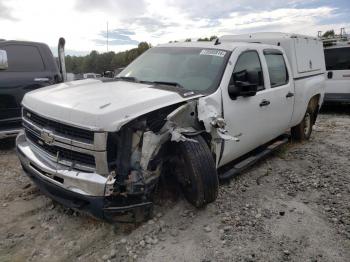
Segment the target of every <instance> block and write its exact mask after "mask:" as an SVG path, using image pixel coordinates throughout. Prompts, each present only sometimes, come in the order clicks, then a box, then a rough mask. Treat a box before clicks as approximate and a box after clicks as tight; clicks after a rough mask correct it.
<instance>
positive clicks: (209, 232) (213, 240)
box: [0, 107, 350, 262]
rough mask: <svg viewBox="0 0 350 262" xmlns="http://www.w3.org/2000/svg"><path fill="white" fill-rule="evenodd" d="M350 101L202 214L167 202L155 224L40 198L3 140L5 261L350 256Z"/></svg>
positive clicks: (0, 188) (0, 189)
mask: <svg viewBox="0 0 350 262" xmlns="http://www.w3.org/2000/svg"><path fill="white" fill-rule="evenodd" d="M349 160H350V107H341V108H340V109H337V108H328V109H327V110H326V111H324V112H323V114H321V115H320V116H319V119H318V121H317V124H316V126H315V127H314V133H313V135H312V138H311V140H310V141H308V142H306V143H301V144H289V145H287V146H285V147H283V148H281V149H280V150H279V151H277V152H276V153H274V155H272V156H270V157H268V158H267V159H266V160H264V161H262V162H260V163H259V164H258V165H256V166H255V167H253V168H251V169H250V170H248V171H247V172H245V173H243V174H241V175H240V176H238V177H235V178H234V179H232V180H231V181H230V182H228V183H225V184H222V185H221V186H220V191H219V197H218V199H217V201H216V202H215V203H212V204H210V205H208V206H207V207H206V208H205V209H203V210H196V209H195V208H193V207H192V206H191V205H189V204H188V203H187V202H186V201H185V200H184V199H183V198H182V197H181V196H179V197H178V198H177V199H176V200H174V199H173V198H170V197H169V198H168V199H167V198H165V199H163V200H162V204H161V205H159V206H156V208H155V216H154V218H153V219H152V220H149V221H148V222H146V223H143V224H141V225H138V226H136V225H130V224H129V225H128V224H127V225H125V224H124V225H122V224H114V225H112V224H108V223H104V222H102V221H97V220H94V219H92V218H90V217H89V216H87V215H84V214H80V213H77V212H74V211H72V210H70V209H67V208H65V207H63V206H61V205H59V204H56V203H54V202H53V201H51V200H50V199H49V198H47V197H45V196H43V195H42V194H40V192H39V191H38V190H37V189H36V188H35V186H33V185H32V184H31V183H30V181H29V179H28V178H27V177H25V176H24V175H22V173H21V168H20V164H19V162H18V160H17V158H16V154H15V150H14V148H13V143H11V142H6V143H4V142H2V143H1V144H0V207H1V216H0V261H203V262H204V261H350V172H349V171H350V168H349Z"/></svg>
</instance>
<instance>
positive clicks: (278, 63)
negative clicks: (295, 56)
mask: <svg viewBox="0 0 350 262" xmlns="http://www.w3.org/2000/svg"><path fill="white" fill-rule="evenodd" d="M264 55H265V59H266V64H267V68H268V70H269V76H270V83H271V87H272V88H273V87H277V86H282V85H286V84H288V70H287V66H286V63H285V61H284V57H283V54H282V53H281V52H280V51H278V50H276V51H275V50H272V51H264Z"/></svg>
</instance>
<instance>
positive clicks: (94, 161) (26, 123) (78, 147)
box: [22, 108, 109, 175]
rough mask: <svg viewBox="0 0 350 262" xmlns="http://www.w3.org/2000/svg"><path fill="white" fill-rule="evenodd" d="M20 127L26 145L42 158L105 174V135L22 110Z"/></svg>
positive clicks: (106, 164) (106, 163) (70, 166)
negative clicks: (29, 145)
mask: <svg viewBox="0 0 350 262" xmlns="http://www.w3.org/2000/svg"><path fill="white" fill-rule="evenodd" d="M22 125H23V127H24V130H25V135H26V139H27V140H28V142H30V144H31V145H32V146H33V147H35V149H36V150H37V151H38V153H39V154H41V155H42V156H44V157H45V158H46V159H48V160H50V161H52V162H54V163H59V164H61V165H64V166H67V167H68V168H69V169H77V170H82V171H86V172H97V173H98V174H100V175H107V174H109V168H108V162H107V151H106V145H107V133H106V132H101V131H100V132H94V131H89V130H84V129H80V128H77V127H72V126H68V125H66V124H61V123H60V122H55V121H53V120H49V119H46V118H45V117H42V116H39V114H37V113H34V112H32V111H30V110H28V109H25V108H24V109H23V117H22ZM61 125H62V127H61ZM61 168H64V167H62V166H61Z"/></svg>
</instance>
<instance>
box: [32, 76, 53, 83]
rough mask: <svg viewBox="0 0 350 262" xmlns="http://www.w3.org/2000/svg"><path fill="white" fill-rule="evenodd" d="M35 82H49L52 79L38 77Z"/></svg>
mask: <svg viewBox="0 0 350 262" xmlns="http://www.w3.org/2000/svg"><path fill="white" fill-rule="evenodd" d="M34 81H35V82H49V81H50V79H48V78H47V77H36V78H34Z"/></svg>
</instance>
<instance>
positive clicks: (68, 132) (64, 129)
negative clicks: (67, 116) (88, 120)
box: [23, 108, 94, 144]
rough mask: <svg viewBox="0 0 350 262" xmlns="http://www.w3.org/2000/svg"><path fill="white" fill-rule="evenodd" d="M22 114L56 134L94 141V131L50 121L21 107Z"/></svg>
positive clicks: (89, 141)
mask: <svg viewBox="0 0 350 262" xmlns="http://www.w3.org/2000/svg"><path fill="white" fill-rule="evenodd" d="M23 116H24V117H25V118H26V119H28V120H30V121H31V122H33V123H34V124H35V125H37V126H39V127H41V128H47V129H50V130H52V131H54V132H56V133H57V134H60V135H63V136H66V137H70V138H73V139H76V140H80V141H83V142H88V143H91V144H92V143H93V142H94V132H93V131H90V130H85V129H81V128H77V127H73V126H69V125H66V124H62V123H59V122H56V121H52V120H50V119H46V118H44V117H42V116H39V115H38V114H36V113H33V112H32V111H30V110H28V109H26V108H23Z"/></svg>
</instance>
